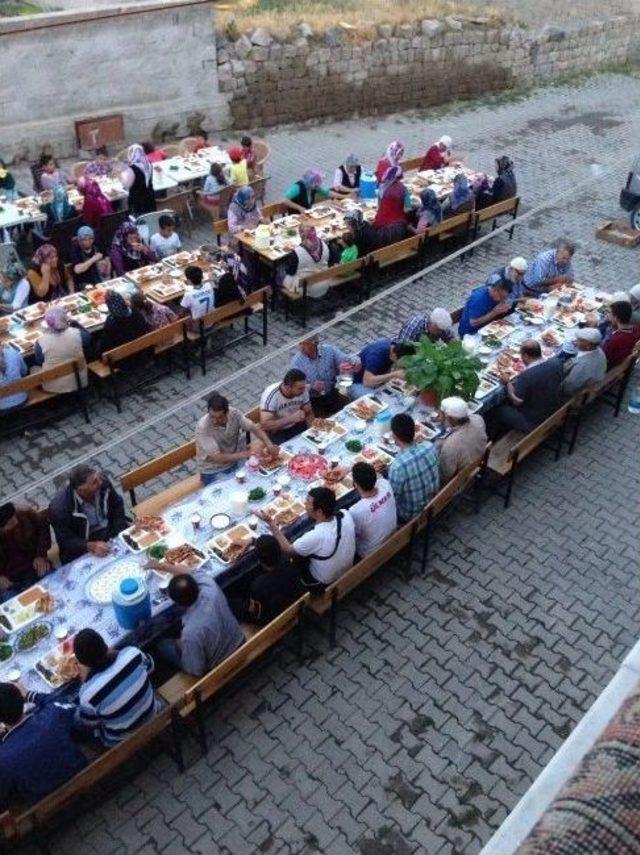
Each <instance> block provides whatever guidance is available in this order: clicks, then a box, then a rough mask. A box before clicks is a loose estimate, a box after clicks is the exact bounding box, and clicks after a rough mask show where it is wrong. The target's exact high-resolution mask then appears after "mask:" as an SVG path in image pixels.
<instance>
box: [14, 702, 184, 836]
mask: <svg viewBox="0 0 640 855" xmlns="http://www.w3.org/2000/svg"><path fill="white" fill-rule="evenodd" d="M177 723H178V710H177V707H176V706H175V705H172V704H169V705H168V706H165V707H164V708H163V709H162V710H161V711H160V712H159V713H158V715H157V716H155V717H154V718H153V719H151V721H149V722H148V723H147V724H144V725H142V727H140V728H138V729H137V730H136V731H134V733H132V734H131V736H129V737H127V739H125V740H124V742H121V743H120V744H119V745H116V746H114V747H113V748H109V749H108V750H106V751H105V752H104V753H102V754H100V755H99V756H98V757H97V758H96V759H95V760H93V762H91V763H89V765H88V766H86V767H85V768H84V769H83V770H82V772H79V773H78V774H77V775H76V776H75V777H73V778H71V780H69V781H67V783H66V784H63V785H62V786H61V787H59V788H58V789H57V790H55V791H54V792H53V793H50V794H49V795H48V796H46V797H45V798H44V799H42V800H41V801H39V802H38V803H37V804H35V805H32V806H31V807H29V808H26V809H22V810H15V809H9V810H7V811H5V812H4V813H3V814H1V815H0V829H1V832H2V836H3V837H4V839H5V840H7V841H10V842H12V843H15V841H17V840H19V839H20V838H23V837H25V836H27V835H29V834H31V833H35V834H37V835H38V836H39V837H40V841H41V843H42V844H44V845H43V848H44V849H45V851H48V849H47V848H46V840H45V839H44V838H43V837H42V834H43V826H44V825H45V823H46V822H47V821H48V820H50V819H51V818H52V817H53V816H54V815H55V814H58V813H60V812H61V811H63V810H65V809H66V808H68V807H69V806H70V805H71V804H73V803H74V802H76V801H77V800H78V799H79V798H81V797H82V796H90V795H93V797H94V798H96V797H99V793H97V792H96V788H97V787H98V786H99V785H100V784H102V783H103V781H104V780H105V779H106V778H107V777H108V776H109V775H112V774H113V773H114V772H115V771H116V770H118V769H120V768H122V767H123V766H124V764H125V763H126V762H127V761H128V760H130V759H131V758H132V757H133V756H134V755H135V754H137V753H138V752H139V751H140V750H141V749H143V748H144V747H146V746H147V745H149V744H150V743H151V742H153V741H154V740H156V739H157V738H158V737H160V736H161V735H162V734H163V733H165V732H166V731H167V730H169V729H171V734H172V738H173V752H172V753H173V755H174V759H175V761H176V763H177V765H178V768H179V769H180V771H184V764H183V761H182V752H181V747H180V742H179V736H178V727H177Z"/></svg>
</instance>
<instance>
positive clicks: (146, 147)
mask: <svg viewBox="0 0 640 855" xmlns="http://www.w3.org/2000/svg"><path fill="white" fill-rule="evenodd" d="M142 151H143V152H144V153H145V154H146V155H147V160H148V161H149V163H160V161H161V160H166V159H167V153H166V151H162V149H161V148H156V147H155V146H154V144H153V143H151V142H143V143H142Z"/></svg>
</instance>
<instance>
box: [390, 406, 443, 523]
mask: <svg viewBox="0 0 640 855" xmlns="http://www.w3.org/2000/svg"><path fill="white" fill-rule="evenodd" d="M391 433H392V435H393V438H394V440H395V441H396V445H398V447H399V448H400V453H399V454H398V455H397V456H396V458H395V460H394V461H393V463H392V464H391V466H390V467H389V483H390V484H391V489H392V490H393V495H394V496H395V498H396V507H397V509H398V522H400V523H406V522H409V520H410V519H412V518H413V517H414V516H415V515H416V514H419V513H420V511H421V510H423V508H424V507H425V506H426V504H427V502H428V501H429V499H431V498H432V497H433V496H434V495H435V494H436V493H437V492H438V487H439V485H440V475H439V472H438V452H437V451H436V449H435V446H434V445H433V444H432V443H430V442H421V443H419V444H417V443H416V442H415V441H414V440H415V435H416V423H415V422H414V420H413V419H412V418H411V416H410V415H408V414H407V413H397V414H396V415H395V416H394V417H393V418H392V419H391Z"/></svg>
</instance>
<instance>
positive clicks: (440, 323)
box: [396, 308, 453, 344]
mask: <svg viewBox="0 0 640 855" xmlns="http://www.w3.org/2000/svg"><path fill="white" fill-rule="evenodd" d="M452 328H453V321H452V320H451V315H450V314H449V312H447V310H446V309H440V308H437V309H433V311H431V312H428V313H427V314H424V315H412V316H411V317H410V318H409V320H407V321H405V323H404V324H403V325H402V326H401V327H400V332H399V333H398V336H397V338H396V341H419V340H420V339H421V338H422V336H423V335H426V336H428V337H429V338H430V339H431V341H432V342H434V344H435V342H437V341H443V342H447V341H451V339H452V338H453V329H452Z"/></svg>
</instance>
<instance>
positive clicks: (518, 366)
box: [488, 348, 525, 380]
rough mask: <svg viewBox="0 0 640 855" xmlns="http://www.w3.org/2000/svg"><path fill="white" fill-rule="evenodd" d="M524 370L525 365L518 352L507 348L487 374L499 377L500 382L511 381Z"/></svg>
mask: <svg viewBox="0 0 640 855" xmlns="http://www.w3.org/2000/svg"><path fill="white" fill-rule="evenodd" d="M524 369H525V365H524V362H523V361H522V358H521V357H520V353H519V351H517V350H514V349H513V348H509V349H508V350H505V352H504V353H501V354H500V356H499V357H498V358H497V359H496V361H495V362H494V363H493V365H492V366H491V368H490V370H489V372H488V373H490V374H493V375H495V376H497V377H499V378H500V379H501V380H513V378H514V377H515V376H516V375H518V374H520V372H521V371H524Z"/></svg>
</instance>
